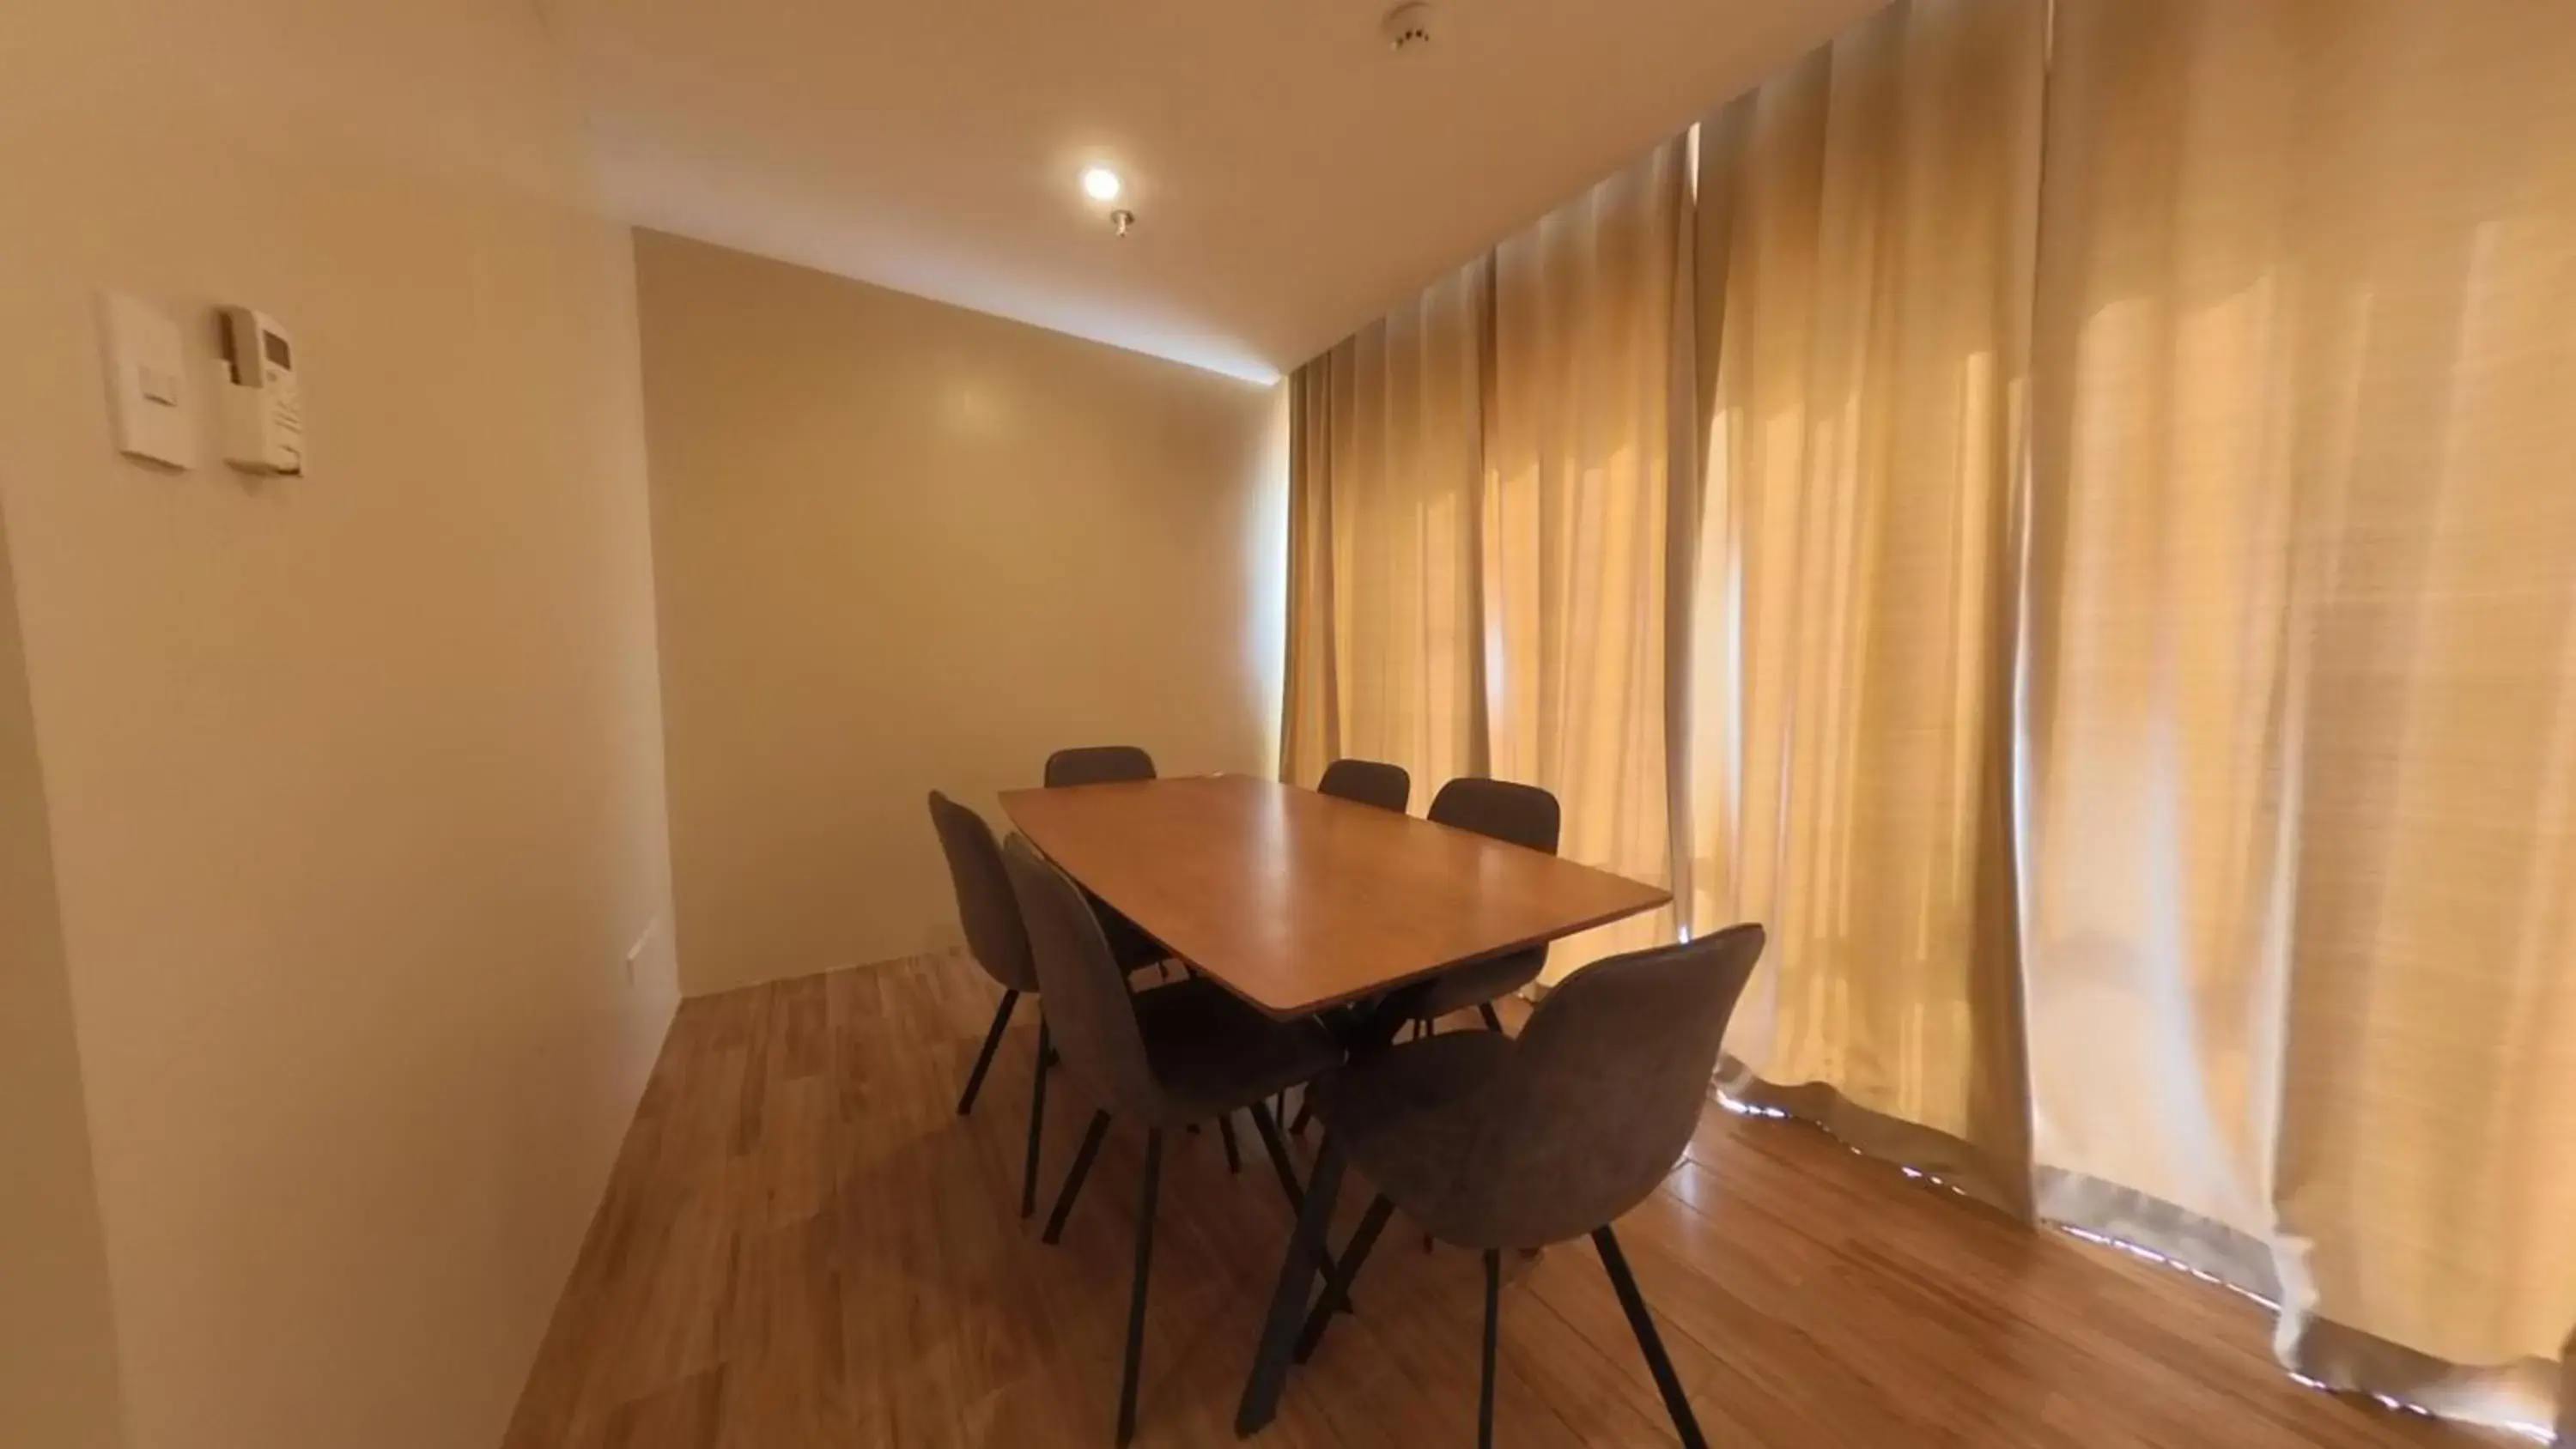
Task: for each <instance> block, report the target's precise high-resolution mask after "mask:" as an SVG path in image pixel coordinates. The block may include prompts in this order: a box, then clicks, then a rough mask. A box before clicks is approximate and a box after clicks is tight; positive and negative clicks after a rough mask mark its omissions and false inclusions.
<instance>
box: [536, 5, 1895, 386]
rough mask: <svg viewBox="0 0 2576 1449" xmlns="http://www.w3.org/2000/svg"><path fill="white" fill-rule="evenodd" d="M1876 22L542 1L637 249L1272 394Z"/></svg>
mask: <svg viewBox="0 0 2576 1449" xmlns="http://www.w3.org/2000/svg"><path fill="white" fill-rule="evenodd" d="M1876 3H1878V0H1444V3H1441V4H1440V5H1439V6H1438V8H1437V10H1436V11H1435V17H1436V20H1437V24H1438V33H1437V35H1436V38H1435V39H1434V41H1433V42H1432V44H1431V45H1430V46H1429V47H1428V48H1427V49H1426V50H1423V51H1421V52H1419V53H1414V52H1408V53H1406V54H1403V55H1398V54H1395V53H1394V52H1392V51H1391V50H1390V49H1389V48H1388V47H1387V45H1386V43H1385V41H1384V40H1383V39H1382V38H1381V36H1380V34H1379V30H1378V24H1379V19H1380V17H1381V16H1382V15H1383V13H1384V12H1385V10H1386V8H1387V6H1386V4H1384V3H1380V0H910V3H904V4H895V3H890V0H731V3H728V0H545V4H546V13H547V16H548V21H549V24H550V25H551V27H552V28H553V30H554V32H555V34H556V35H557V37H558V38H559V39H560V40H561V41H562V42H563V44H564V46H565V48H566V50H567V51H568V52H569V55H570V57H571V62H572V65H573V68H574V71H575V74H576V75H577V77H578V79H579V82H580V85H581V88H582V91H583V93H584V95H585V96H586V97H587V104H588V106H589V108H590V113H591V122H592V130H593V134H594V137H595V140H596V144H597V148H598V156H599V161H600V165H601V168H602V172H603V175H604V177H605V183H606V185H607V187H608V193H609V199H610V203H611V205H612V206H614V207H616V208H617V209H618V210H619V211H620V212H621V214H623V215H625V216H627V217H629V218H631V219H632V220H634V221H637V222H639V223H641V224H644V225H647V226H652V227H657V228H660V229H662V230H665V231H673V232H679V233H682V234H684V235H688V236H693V237H697V238H700V239H702V240H706V241H712V242H717V243H720V244H723V245H727V246H733V247H738V248H741V249H743V250H746V251H753V252H760V253H764V254H766V255H769V256H773V257H778V258H782V259H784V260H788V261H793V262H800V263H803V264H805V265H808V266H812V267H818V268H821V269H824V270H826V271H833V272H839V273H841V274H843V275H846V276H851V277H858V278H861V279H864V280H867V281H871V282H877V283H881V284H883V285H885V286H889V287H896V288H900V289H902V290H904V291H907V292H916V293H919V294H921V295H924V296H928V297H936V298H939V299H941V300H943V301H948V302H954V303H957V304H960V305H962V306H967V307H973V308H976V309H978V310H981V311H986V312H995V313H999V314H1001V315H1003V316H1006V317H1015V318H1018V319H1020V320H1022V321H1026V322H1032V323H1035V324H1037V325H1039V326H1042V327H1051V328H1055V329H1057V330H1060V331H1064V332H1071V333H1076V334H1078V335H1081V336H1084V337H1092V338H1097V339H1099V340H1101V341H1104V342H1112V343H1116V344H1118V345H1120V346H1124V347H1132V348H1136V349H1138V350H1140V351H1144V352H1151V353H1156V354H1159V355H1162V356H1165V357H1170V358H1174V359H1177V360H1179V361H1183V362H1189V363H1194V364H1197V365H1199V366H1203V367H1210V368H1215V369H1217V370H1219V371H1224V372H1231V373H1235V374H1238V375H1242V376H1246V377H1254V378H1264V379H1266V378H1268V377H1270V376H1272V375H1274V374H1276V373H1278V372H1281V371H1285V370H1286V369H1288V368H1291V367H1293V366H1295V365H1296V364H1297V363H1299V362H1301V361H1303V360H1305V359H1306V358H1308V357H1310V356H1312V355H1314V354H1315V353H1317V352H1320V351H1322V350H1323V349H1324V348H1326V347H1329V346H1331V345H1332V344H1333V343H1334V342H1336V341H1338V340H1340V339H1341V338H1342V337H1343V336H1345V335H1347V334H1349V333H1350V332H1351V331H1352V330H1353V329H1354V328H1356V327H1358V326H1359V325H1360V324H1361V323H1363V322H1366V321H1367V320H1369V319H1370V318H1372V317H1374V316H1376V315H1378V314H1379V313H1381V312H1383V311H1385V310H1386V309H1387V308H1388V307H1390V306H1392V305H1394V304H1395V303H1396V302H1398V301H1401V300H1402V299H1403V298H1404V297H1406V296H1407V295H1409V294H1410V293H1411V292H1412V291H1413V290H1414V289H1416V288H1418V287H1420V286H1421V285H1422V284H1424V283H1425V282H1427V281H1429V280H1430V279H1432V278H1433V277H1435V276H1437V275H1438V274H1439V273H1441V272H1442V271H1444V270H1446V269H1447V268H1449V267H1452V266H1455V265H1457V264H1459V263H1461V262H1463V261H1465V260H1466V259H1467V258H1469V257H1471V256H1473V255H1474V254H1475V253H1476V252H1478V251H1479V250H1481V249H1483V248H1484V247H1486V246H1488V245H1490V244H1491V243H1493V242H1494V241H1495V240H1497V239H1498V238H1500V237H1502V236H1505V235H1508V234H1509V233H1510V232H1511V231H1512V230H1513V229H1515V228H1516V227H1518V226H1520V225H1521V224H1523V223H1525V222H1527V221H1529V220H1530V219H1532V218H1534V217H1536V216H1538V215H1539V214H1541V213H1543V212H1544V211H1546V210H1547V208H1548V207H1549V206H1551V205H1553V204H1554V203H1556V202H1558V201H1560V200H1563V199H1565V198H1566V197H1568V196H1570V195H1572V194H1573V193H1574V192H1576V191H1577V190H1578V189H1580V188H1581V187H1582V186H1584V185H1585V184H1586V183H1588V182H1590V181H1592V180H1594V179H1596V178H1597V177H1599V176H1601V175H1603V174H1606V173H1607V172H1609V171H1610V170H1611V169H1613V168H1615V167H1616V166H1618V165H1619V164H1620V163H1622V162H1623V161H1625V160H1626V159H1628V158H1629V157H1630V156H1632V155H1634V154H1636V153H1637V152H1639V151H1641V150H1642V149H1644V148H1645V147H1646V146H1648V145H1650V144H1652V143H1653V142H1654V141H1655V140H1656V139H1657V138H1658V137H1661V136H1665V135H1669V134H1671V133H1673V132H1675V131H1678V130H1679V129H1681V128H1682V127H1683V126H1684V125H1686V124H1688V123H1689V122H1690V121H1691V120H1692V119H1694V118H1695V117H1697V116H1698V115H1700V114H1701V113H1702V112H1704V111H1706V110H1708V109H1710V108H1712V107H1713V106H1714V105H1715V104H1716V103H1718V102H1720V101H1722V100H1724V99H1726V98H1727V97H1728V96H1730V95H1733V94H1735V93H1737V92H1739V91H1741V90H1742V89H1743V88H1744V87H1745V86H1746V85H1748V84H1749V83H1751V82H1752V81H1754V80H1756V79H1758V78H1759V77H1760V76H1761V75H1762V74H1763V73H1765V72H1766V71H1768V70H1770V69H1771V68H1773V67H1774V66H1776V65H1778V64H1779V63H1781V62H1782V61H1784V60H1787V59H1788V58H1790V57H1792V56H1794V55H1796V54H1798V53H1799V52H1801V51H1803V50H1804V49H1806V48H1807V47H1808V46H1811V45H1813V44H1815V43H1817V42H1818V41H1820V40H1822V39H1824V38H1825V37H1826V36H1829V35H1831V34H1832V33H1833V32H1834V31H1836V30H1837V29H1839V28H1841V27H1842V26H1843V25H1845V24H1847V23H1849V21H1850V20H1851V19H1853V18H1854V17H1855V16H1857V15H1859V14H1860V13H1861V12H1863V11H1865V10H1868V9H1871V8H1873V7H1874V5H1875V4H1876ZM1094 161H1100V162H1106V163H1108V164H1110V165H1112V166H1114V167H1116V168H1117V169H1118V171H1119V172H1120V173H1121V174H1122V175H1123V176H1124V177H1125V178H1126V180H1127V183H1128V193H1127V195H1126V196H1125V197H1124V198H1122V199H1121V202H1120V204H1122V205H1127V206H1132V207H1133V208H1134V209H1135V211H1136V213H1137V216H1138V218H1139V222H1138V225H1137V228H1136V230H1135V232H1134V234H1133V235H1131V236H1129V237H1127V238H1125V239H1123V240H1122V239H1120V238H1118V237H1116V236H1114V235H1112V233H1111V230H1110V228H1109V225H1108V223H1107V222H1106V220H1105V219H1104V218H1103V215H1102V211H1103V208H1100V207H1098V206H1097V205H1096V204H1095V203H1092V202H1090V201H1088V200H1087V199H1085V198H1084V197H1083V196H1082V194H1081V191H1080V188H1079V186H1078V185H1077V182H1076V178H1077V177H1078V175H1079V174H1080V172H1081V170H1082V168H1083V166H1084V165H1086V164H1088V163H1091V162H1094Z"/></svg>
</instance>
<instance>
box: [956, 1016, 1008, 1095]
mask: <svg viewBox="0 0 2576 1449" xmlns="http://www.w3.org/2000/svg"><path fill="white" fill-rule="evenodd" d="M1019 1004H1020V993H1018V992H1016V991H1005V992H1003V993H1002V1004H1001V1005H999V1006H997V1007H995V1008H993V1025H992V1026H991V1027H990V1028H989V1029H987V1030H986V1031H985V1033H984V1049H983V1050H982V1051H980V1052H977V1053H976V1054H975V1070H973V1071H971V1072H969V1073H967V1074H966V1095H964V1096H962V1097H959V1098H958V1099H957V1115H958V1116H960V1117H963V1116H965V1115H966V1114H967V1113H969V1112H972V1111H974V1110H975V1094H976V1093H977V1092H980V1091H982V1090H983V1089H984V1073H985V1072H986V1071H987V1070H989V1069H990V1068H991V1067H992V1065H993V1053H994V1052H995V1051H996V1050H998V1049H1000V1047H1001V1045H1002V1028H1003V1027H1006V1026H1008V1025H1010V1024H1011V1008H1012V1007H1014V1006H1017V1005H1019Z"/></svg>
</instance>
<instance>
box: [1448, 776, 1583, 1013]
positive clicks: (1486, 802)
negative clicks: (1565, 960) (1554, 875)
mask: <svg viewBox="0 0 2576 1449" xmlns="http://www.w3.org/2000/svg"><path fill="white" fill-rule="evenodd" d="M1431 818H1432V819H1433V820H1435V821H1437V822H1439V823H1440V824H1442V825H1454V826H1456V827H1458V828H1459V829H1461V830H1472V831H1474V832H1476V833H1477V834H1478V835H1490V836H1492V837H1493V838H1494V839H1496V840H1508V841H1510V842H1511V843H1512V844H1514V845H1521V846H1527V847H1528V848H1530V849H1531V850H1543V851H1546V852H1547V853H1548V854H1550V855H1554V854H1556V840H1557V833H1558V830H1559V828H1560V826H1561V824H1562V821H1563V816H1562V813H1561V812H1560V811H1559V810H1558V808H1557V803H1556V797H1555V796H1554V795H1551V794H1549V793H1548V792H1546V791H1545V790H1542V789H1540V788H1539V787H1537V786H1536V785H1516V784H1513V783H1512V782H1510V781H1508V780H1485V779H1477V778H1472V777H1471V778H1466V779H1458V780H1452V781H1450V782H1449V783H1448V784H1446V785H1443V786H1441V787H1440V793H1439V794H1437V795H1434V796H1433V797H1431ZM1546 966H1547V947H1546V945H1545V944H1540V945H1536V946H1532V947H1530V948H1529V949H1527V950H1525V951H1514V952H1512V953H1511V954H1510V955H1508V956H1497V957H1495V958H1494V959H1492V960H1490V961H1478V962H1476V963H1474V964H1473V965H1468V966H1461V967H1459V968H1458V969H1457V970H1455V971H1446V972H1443V973H1441V974H1440V975H1439V976H1437V977H1434V978H1433V979H1432V981H1431V982H1430V984H1429V985H1427V986H1425V987H1424V988H1423V990H1422V994H1421V996H1420V997H1419V998H1418V999H1417V1000H1416V1001H1415V1002H1414V1004H1413V1018H1414V1020H1415V1022H1417V1023H1419V1024H1420V1027H1421V1029H1422V1030H1424V1031H1425V1032H1426V1033H1427V1031H1428V1030H1429V1027H1430V1024H1431V1023H1433V1022H1436V1021H1438V1020H1439V1019H1440V1018H1442V1017H1444V1016H1447V1015H1448V1014H1449V1013H1451V1012H1453V1011H1464V1010H1466V1009H1467V1008H1468V1007H1471V1006H1472V1007H1474V1008H1476V1010H1477V1012H1478V1013H1479V1014H1480V1015H1482V1016H1483V1017H1484V1018H1485V1025H1486V1027H1488V1028H1489V1029H1491V1030H1494V1031H1501V1030H1502V1029H1503V1023H1502V1019H1501V1018H1500V1017H1498V1016H1496V1015H1495V1014H1494V1003H1495V1002H1496V1001H1497V1000H1500V999H1501V998H1503V997H1506V996H1509V995H1511V994H1512V993H1513V992H1515V991H1518V990H1520V989H1521V988H1522V987H1524V986H1527V985H1529V984H1530V983H1531V982H1533V981H1536V980H1537V979H1538V973H1539V972H1540V971H1541V970H1543V969H1545V967H1546Z"/></svg>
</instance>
